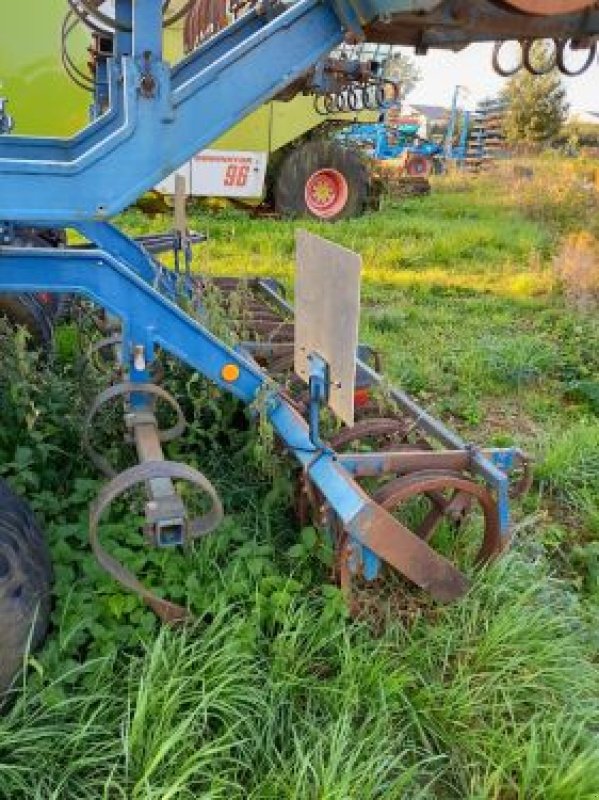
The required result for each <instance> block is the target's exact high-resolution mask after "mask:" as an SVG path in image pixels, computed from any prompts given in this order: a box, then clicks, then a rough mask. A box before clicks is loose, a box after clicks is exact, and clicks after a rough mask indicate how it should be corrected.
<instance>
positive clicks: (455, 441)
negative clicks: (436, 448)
mask: <svg viewBox="0 0 599 800" xmlns="http://www.w3.org/2000/svg"><path fill="white" fill-rule="evenodd" d="M258 285H259V286H260V289H261V291H263V292H264V293H265V294H267V295H268V297H270V299H271V300H273V301H274V302H275V303H276V304H277V305H279V306H280V307H281V308H282V309H284V310H285V311H287V312H288V313H290V314H292V315H293V306H292V305H291V303H289V302H288V301H287V300H285V298H283V297H281V295H280V293H279V292H278V291H277V290H276V289H275V288H273V287H272V286H270V285H269V283H268V281H265V280H260V281H258ZM356 364H357V365H358V366H359V368H360V369H361V370H363V371H364V372H365V373H366V374H367V375H368V376H369V377H370V378H371V380H372V381H373V383H375V384H380V383H381V381H382V377H381V376H380V375H379V374H378V372H376V370H374V369H372V367H370V366H369V365H368V364H366V362H365V361H362V360H361V359H360V358H356ZM389 394H390V396H391V398H392V399H393V400H394V401H395V402H396V403H397V404H398V405H399V407H400V408H401V409H402V410H403V411H405V412H406V413H408V414H409V415H410V416H411V417H412V418H413V420H414V421H415V423H416V424H417V425H418V426H419V427H420V428H422V430H424V431H426V433H428V434H429V435H430V436H432V437H433V438H434V439H436V440H437V441H438V442H440V443H441V444H442V445H443V446H444V447H447V448H448V449H450V450H461V451H468V452H470V455H471V469H472V471H473V472H474V473H477V474H478V475H480V476H481V477H482V478H484V480H485V481H486V482H487V483H488V484H489V485H490V486H491V487H492V488H493V489H494V490H495V492H496V495H497V501H498V514H499V525H500V530H501V535H502V536H503V537H505V538H506V539H507V538H508V537H509V528H510V512H509V478H508V476H507V475H506V474H505V472H504V471H503V467H504V466H505V464H502V463H498V462H495V461H494V460H493V459H492V458H489V457H487V455H485V454H484V453H482V452H481V451H480V450H478V449H476V448H473V447H471V446H470V445H469V444H468V443H467V442H465V441H464V440H463V439H462V438H461V437H460V436H459V435H458V434H457V433H456V432H455V431H452V430H451V429H450V428H448V427H447V426H446V425H444V424H443V423H442V422H441V421H440V420H438V419H436V418H435V417H433V416H432V414H429V413H428V411H426V410H425V409H423V408H422V407H421V406H419V405H418V403H416V402H415V401H414V400H412V398H411V397H409V395H407V394H406V393H405V392H402V391H401V389H398V388H396V387H394V386H392V387H391V389H390V390H389Z"/></svg>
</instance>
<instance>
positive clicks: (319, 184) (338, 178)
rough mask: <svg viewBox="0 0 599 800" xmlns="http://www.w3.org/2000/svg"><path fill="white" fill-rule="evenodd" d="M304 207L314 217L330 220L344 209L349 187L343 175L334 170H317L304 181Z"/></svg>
mask: <svg viewBox="0 0 599 800" xmlns="http://www.w3.org/2000/svg"><path fill="white" fill-rule="evenodd" d="M304 195H305V200H306V207H307V209H308V211H309V212H310V213H311V214H313V215H314V216H315V217H319V218H320V219H330V218H331V217H335V216H337V214H340V213H341V211H343V209H344V208H345V204H346V203H347V198H348V196H349V187H348V185H347V181H346V180H345V177H344V175H342V174H341V172H339V171H338V170H336V169H330V168H326V169H319V170H317V171H316V172H313V173H312V175H310V177H309V178H308V180H307V181H306V190H305V193H304Z"/></svg>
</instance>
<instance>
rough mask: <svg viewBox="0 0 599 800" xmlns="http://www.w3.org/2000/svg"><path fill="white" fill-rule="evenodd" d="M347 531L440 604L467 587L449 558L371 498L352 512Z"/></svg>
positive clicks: (462, 592)
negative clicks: (363, 506)
mask: <svg viewBox="0 0 599 800" xmlns="http://www.w3.org/2000/svg"><path fill="white" fill-rule="evenodd" d="M348 532H349V534H350V535H351V536H352V537H355V538H356V539H357V540H358V541H359V542H360V543H361V544H362V545H364V546H365V547H367V548H369V549H370V550H372V552H373V553H374V554H375V555H377V556H378V557H379V558H381V559H382V560H383V561H385V562H386V563H387V564H389V566H391V567H393V568H394V569H395V570H397V572H399V573H400V574H401V575H403V576H404V577H405V578H407V579H408V580H409V581H411V582H412V583H414V584H416V586H419V587H420V588H421V589H424V591H426V592H428V593H429V594H430V595H431V597H433V599H434V600H437V601H438V602H440V603H451V602H453V601H454V600H458V599H459V598H460V597H463V596H464V595H465V594H466V592H467V591H468V589H469V586H470V584H469V581H468V579H467V578H466V576H465V575H463V574H462V573H461V572H460V570H459V569H457V567H456V566H455V565H454V564H452V563H451V561H449V559H447V558H445V557H444V556H442V555H440V554H439V553H437V552H436V551H435V550H433V549H432V547H430V546H429V545H428V544H427V543H426V542H425V541H423V540H422V539H420V538H419V537H418V536H417V535H416V534H415V533H413V532H412V531H411V530H409V528H407V527H406V526H405V525H403V524H402V523H401V522H400V521H399V520H398V519H396V518H395V517H394V516H393V515H392V514H391V513H390V512H389V511H387V510H386V509H385V508H383V507H382V506H381V505H378V504H377V503H376V502H374V501H373V502H371V503H369V504H367V505H366V507H365V508H364V509H363V510H362V511H360V512H359V514H357V515H356V517H355V518H354V519H353V520H352V521H351V523H350V524H349V527H348Z"/></svg>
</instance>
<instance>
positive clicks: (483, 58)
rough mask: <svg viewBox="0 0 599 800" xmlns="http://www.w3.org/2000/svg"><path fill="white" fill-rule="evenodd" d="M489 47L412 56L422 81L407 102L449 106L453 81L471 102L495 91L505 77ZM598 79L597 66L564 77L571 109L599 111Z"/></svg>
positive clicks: (496, 91)
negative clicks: (495, 67)
mask: <svg viewBox="0 0 599 800" xmlns="http://www.w3.org/2000/svg"><path fill="white" fill-rule="evenodd" d="M492 49H493V46H492V45H487V44H476V45H470V47H467V48H465V49H464V50H462V51H461V52H460V53H451V52H448V51H444V50H440V51H434V50H430V51H429V53H428V55H426V56H422V57H420V56H412V57H413V58H414V59H415V61H416V64H417V65H418V67H419V69H420V71H421V72H422V75H423V80H422V81H421V82H420V83H419V84H418V86H417V87H416V88H415V89H414V90H413V92H411V93H410V94H409V95H408V98H407V100H408V103H427V104H430V105H442V106H449V105H451V98H452V95H453V90H454V87H455V85H456V84H461V85H462V86H465V87H467V88H468V90H469V91H470V93H471V97H472V103H474V102H476V101H477V100H480V99H482V98H484V97H487V96H489V95H491V96H492V95H495V94H497V93H498V92H499V91H500V90H501V88H502V86H503V85H504V83H505V79H504V78H500V77H499V76H498V75H496V74H495V72H494V71H493V68H492V66H491V53H492ZM406 52H407V51H406ZM501 63H507V62H501ZM598 78H599V66H597V65H595V66H593V67H591V68H590V69H589V70H588V71H587V72H586V73H585V74H584V75H581V76H580V77H578V78H564V83H565V85H566V87H567V90H568V101H569V103H570V105H571V111H599V80H598ZM465 105H469V103H468V102H466V103H465Z"/></svg>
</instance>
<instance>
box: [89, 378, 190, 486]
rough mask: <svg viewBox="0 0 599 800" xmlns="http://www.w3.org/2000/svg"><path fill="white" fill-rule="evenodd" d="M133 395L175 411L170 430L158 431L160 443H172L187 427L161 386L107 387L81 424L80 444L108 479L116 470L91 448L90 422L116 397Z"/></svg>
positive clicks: (127, 382)
mask: <svg viewBox="0 0 599 800" xmlns="http://www.w3.org/2000/svg"><path fill="white" fill-rule="evenodd" d="M133 393H139V394H148V395H151V396H152V397H154V398H157V399H159V400H164V401H165V402H166V403H168V405H170V406H171V408H172V409H173V410H174V411H175V413H176V415H177V421H176V422H175V424H174V425H173V426H172V427H171V428H167V429H166V430H162V431H158V438H159V439H160V441H161V442H172V441H173V440H174V439H177V438H178V437H179V436H181V434H182V433H183V431H184V430H185V428H186V426H187V421H186V419H185V415H184V414H183V409H182V408H181V406H180V405H179V403H178V402H177V401H176V400H175V398H174V397H173V396H172V394H170V392H167V391H166V389H163V388H162V387H161V386H156V384H153V383H133V382H130V381H126V382H124V383H117V384H114V385H113V386H109V387H108V388H107V389H104V391H103V392H100V394H99V395H98V396H97V397H96V399H95V400H94V402H93V403H92V405H91V408H90V409H89V411H88V414H87V417H86V418H85V422H84V423H83V436H82V440H81V444H82V447H83V450H84V451H85V452H86V453H87V455H88V457H89V459H90V461H91V462H92V464H93V465H94V466H95V467H96V469H98V470H99V471H100V472H101V473H102V474H104V475H106V477H108V478H112V477H114V476H115V475H116V470H115V469H114V467H113V466H112V464H111V463H110V462H109V461H108V459H106V458H105V457H104V456H103V455H102V454H101V453H99V452H98V451H97V450H95V449H94V448H93V447H92V444H91V430H92V422H93V420H94V417H95V416H96V414H97V413H98V411H99V410H100V409H101V408H102V406H104V405H105V404H106V403H109V402H110V401H111V400H115V399H116V398H118V397H128V396H130V395H131V394H133Z"/></svg>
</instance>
